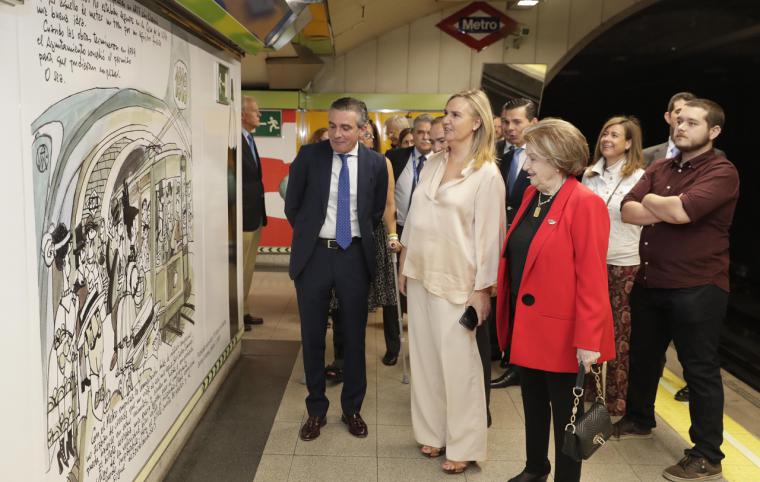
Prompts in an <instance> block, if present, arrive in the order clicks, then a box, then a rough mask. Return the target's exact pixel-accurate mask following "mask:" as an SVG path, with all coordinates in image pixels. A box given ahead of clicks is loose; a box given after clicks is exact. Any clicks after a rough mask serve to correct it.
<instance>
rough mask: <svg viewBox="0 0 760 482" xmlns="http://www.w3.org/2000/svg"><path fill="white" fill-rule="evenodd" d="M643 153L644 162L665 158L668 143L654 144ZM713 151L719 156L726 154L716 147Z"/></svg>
mask: <svg viewBox="0 0 760 482" xmlns="http://www.w3.org/2000/svg"><path fill="white" fill-rule="evenodd" d="M642 153H643V154H644V164H645V165H647V166H648V165H650V164H651V163H653V162H654V161H657V160H659V159H665V156H667V155H668V143H667V141H665V142H663V143H662V144H657V145H656V146H651V147H647V148H646V149H644V151H642ZM715 153H716V154H719V155H721V156H725V155H726V154H725V153H724V152H723V151H721V150H720V149H718V148H717V147H716V148H715Z"/></svg>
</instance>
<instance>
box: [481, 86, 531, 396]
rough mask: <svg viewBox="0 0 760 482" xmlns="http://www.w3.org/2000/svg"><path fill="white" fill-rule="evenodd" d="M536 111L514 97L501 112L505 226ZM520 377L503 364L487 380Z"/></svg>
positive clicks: (522, 177) (516, 199) (518, 191)
mask: <svg viewBox="0 0 760 482" xmlns="http://www.w3.org/2000/svg"><path fill="white" fill-rule="evenodd" d="M537 113H538V108H537V106H536V103H535V102H533V101H532V100H530V99H525V98H515V99H511V100H509V101H507V103H506V104H504V107H502V109H501V126H502V130H503V131H504V141H502V142H499V143H498V144H497V145H496V153H497V154H498V155H500V159H499V160H500V162H499V171H501V175H502V177H503V178H504V185H505V186H506V187H507V200H506V206H507V226H509V225H510V224H512V221H513V220H514V218H515V214H517V210H518V209H519V208H520V203H522V197H523V193H524V192H525V188H527V187H528V186H529V185H530V180H528V175H527V173H526V172H525V171H523V170H522V166H523V163H524V162H525V138H524V137H523V131H524V130H525V128H526V127H528V126H529V125H533V124H535V123H537V122H538V117H537ZM495 300H496V299H495V298H491V316H489V317H488V323H489V325H490V331H491V337H490V339H491V353H499V352H500V350H499V344H498V340H497V339H496V317H495V313H496V302H495ZM502 362H503V365H502V366H504V364H507V363H508V362H509V353H508V352H505V353H504V354H503V357H502ZM519 383H520V377H519V375H518V374H517V370H515V367H514V366H513V365H506V370H505V371H504V373H503V374H502V375H501V376H500V377H498V378H496V379H494V380H491V388H505V387H508V386H511V385H518V384H519Z"/></svg>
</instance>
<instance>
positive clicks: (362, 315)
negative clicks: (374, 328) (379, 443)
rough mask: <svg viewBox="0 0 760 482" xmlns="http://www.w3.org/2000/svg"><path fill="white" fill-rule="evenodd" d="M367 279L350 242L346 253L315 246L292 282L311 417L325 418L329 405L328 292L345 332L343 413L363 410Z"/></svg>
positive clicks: (357, 249) (359, 252)
mask: <svg viewBox="0 0 760 482" xmlns="http://www.w3.org/2000/svg"><path fill="white" fill-rule="evenodd" d="M369 281H370V278H369V272H368V271H367V267H366V263H365V260H364V253H363V252H362V248H361V244H360V243H353V244H352V245H351V246H349V247H348V249H347V250H345V251H344V250H342V249H329V248H327V247H325V246H323V245H317V246H316V247H315V248H314V253H313V254H312V256H311V258H310V259H309V261H308V263H307V264H306V267H305V268H304V270H303V271H302V272H301V274H300V275H299V276H298V277H297V278H296V279H295V286H296V296H297V298H298V312H299V314H300V317H301V343H302V345H303V363H304V371H305V372H306V387H307V388H308V390H309V395H308V396H307V397H306V409H307V410H308V412H309V415H310V416H324V415H325V414H326V413H327V408H328V406H329V401H328V400H327V397H325V334H326V331H327V314H328V309H329V305H330V290H331V289H333V288H335V294H336V296H337V298H338V304H339V305H340V308H341V316H340V321H341V323H340V324H341V327H342V329H343V357H344V360H345V365H344V369H343V390H342V392H341V397H340V398H341V399H340V401H341V408H342V409H343V412H344V413H347V414H352V413H357V412H359V411H361V407H362V402H363V401H364V395H365V393H366V391H367V369H366V362H365V358H364V338H365V333H366V330H367V296H368V295H369Z"/></svg>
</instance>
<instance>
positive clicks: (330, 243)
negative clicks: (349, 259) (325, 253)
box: [318, 236, 362, 249]
mask: <svg viewBox="0 0 760 482" xmlns="http://www.w3.org/2000/svg"><path fill="white" fill-rule="evenodd" d="M361 239H362V238H360V237H358V236H357V237H354V238H351V244H354V243H358V242H359V241H361ZM318 241H319V244H321V245H322V246H324V247H326V248H329V249H339V248H340V245H339V244H338V241H336V240H334V239H326V238H319V239H318Z"/></svg>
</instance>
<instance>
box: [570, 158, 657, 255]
mask: <svg viewBox="0 0 760 482" xmlns="http://www.w3.org/2000/svg"><path fill="white" fill-rule="evenodd" d="M604 164H605V161H604V158H601V159H599V161H597V162H596V164H594V165H593V166H591V168H590V169H588V170H586V172H585V173H584V174H583V184H584V185H585V186H587V187H588V188H589V189H591V190H592V191H594V192H595V193H596V194H597V195H598V196H599V197H601V198H602V199H603V200H604V201H607V200H608V199H609V202H608V203H607V211H608V212H609V214H610V242H609V247H608V248H607V264H611V265H613V266H636V265H638V264H639V263H640V261H639V237H640V236H641V226H636V225H635V224H628V223H624V222H623V219H622V217H621V215H620V202H621V201H622V200H623V198H624V197H625V195H626V194H628V191H630V190H631V188H632V187H633V186H634V185H636V183H637V182H639V179H641V176H642V175H644V170H643V169H636V170H635V171H634V172H633V174H631V175H630V176H628V177H626V178H624V179H622V180H621V177H622V170H623V165H624V164H625V159H621V160H620V161H618V162H617V163H615V165H614V166H612V167H611V168H609V169H605V168H604ZM618 183H620V184H619V185H618ZM615 186H617V189H615ZM613 190H614V192H613Z"/></svg>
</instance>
